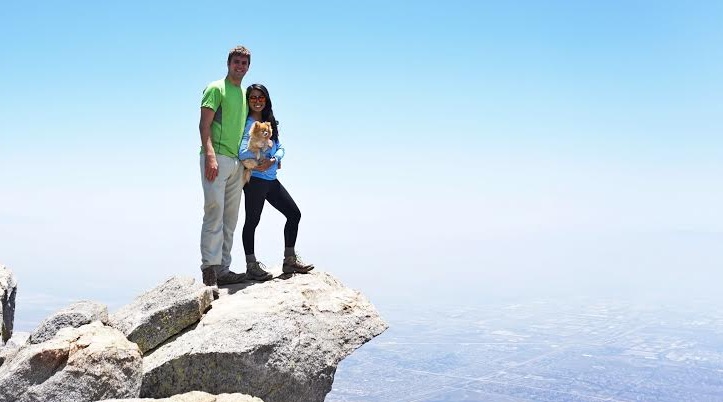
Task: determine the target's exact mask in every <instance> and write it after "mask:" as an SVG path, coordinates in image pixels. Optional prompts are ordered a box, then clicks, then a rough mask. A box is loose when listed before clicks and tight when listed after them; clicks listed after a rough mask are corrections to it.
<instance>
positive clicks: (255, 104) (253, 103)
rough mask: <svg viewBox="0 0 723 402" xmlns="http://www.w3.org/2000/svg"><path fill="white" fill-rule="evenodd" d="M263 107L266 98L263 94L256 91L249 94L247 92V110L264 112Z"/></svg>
mask: <svg viewBox="0 0 723 402" xmlns="http://www.w3.org/2000/svg"><path fill="white" fill-rule="evenodd" d="M265 106H266V97H265V96H264V93H263V92H261V91H259V90H258V89H252V90H251V92H249V109H250V110H251V111H252V112H260V111H262V110H264V107H265Z"/></svg>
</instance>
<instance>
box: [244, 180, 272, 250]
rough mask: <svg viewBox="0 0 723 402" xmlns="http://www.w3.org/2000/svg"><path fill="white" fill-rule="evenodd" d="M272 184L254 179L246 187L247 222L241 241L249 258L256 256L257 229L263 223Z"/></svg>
mask: <svg viewBox="0 0 723 402" xmlns="http://www.w3.org/2000/svg"><path fill="white" fill-rule="evenodd" d="M270 183H271V182H270V181H268V180H263V179H258V178H256V177H252V178H251V180H250V181H249V182H248V183H246V186H244V199H245V203H244V206H245V208H246V220H245V221H244V227H243V230H242V232H241V240H242V241H243V244H244V252H245V253H246V255H247V256H248V255H253V254H254V235H255V233H256V227H257V226H258V225H259V222H260V221H261V212H262V211H263V210H264V202H266V194H267V193H268V191H269V184H270ZM246 262H248V261H246Z"/></svg>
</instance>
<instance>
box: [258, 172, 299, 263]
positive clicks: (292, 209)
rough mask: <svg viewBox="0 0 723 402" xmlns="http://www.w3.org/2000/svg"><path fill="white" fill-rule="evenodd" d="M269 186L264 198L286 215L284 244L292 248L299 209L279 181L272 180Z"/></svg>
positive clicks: (294, 243) (297, 231) (294, 242)
mask: <svg viewBox="0 0 723 402" xmlns="http://www.w3.org/2000/svg"><path fill="white" fill-rule="evenodd" d="M269 187H270V188H269V192H268V194H267V195H266V199H267V200H268V201H269V204H271V206H272V207H274V208H276V209H278V210H279V212H281V213H282V214H283V215H284V216H285V217H286V225H284V246H285V247H286V248H287V249H289V248H294V246H295V245H296V236H297V234H298V233H299V221H301V211H299V207H297V206H296V203H295V202H294V199H293V198H291V195H289V192H288V191H286V189H285V188H284V186H283V185H282V184H281V182H279V181H278V180H274V181H272V182H271V186H269ZM285 254H286V253H285ZM285 257H286V255H285Z"/></svg>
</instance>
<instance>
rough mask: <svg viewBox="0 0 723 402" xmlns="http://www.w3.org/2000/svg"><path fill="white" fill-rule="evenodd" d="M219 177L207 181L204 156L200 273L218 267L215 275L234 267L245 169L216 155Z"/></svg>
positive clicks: (202, 161)
mask: <svg viewBox="0 0 723 402" xmlns="http://www.w3.org/2000/svg"><path fill="white" fill-rule="evenodd" d="M216 160H217V161H218V176H217V177H216V179H215V180H214V181H208V179H206V165H205V163H206V162H205V161H206V157H205V155H201V185H202V186H203V199H204V203H203V226H202V228H201V269H203V268H206V267H208V266H211V265H215V266H217V267H216V272H217V273H220V272H223V271H227V270H228V267H229V266H230V265H231V247H232V246H233V232H234V230H236V223H237V222H238V212H239V206H240V205H241V190H242V189H243V170H244V169H243V165H241V163H240V162H239V160H238V159H236V158H231V157H228V156H225V155H218V154H216Z"/></svg>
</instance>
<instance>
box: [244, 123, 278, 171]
mask: <svg viewBox="0 0 723 402" xmlns="http://www.w3.org/2000/svg"><path fill="white" fill-rule="evenodd" d="M271 133H272V128H271V123H269V122H266V123H261V122H258V121H255V122H254V124H253V125H252V126H251V128H250V129H249V145H248V150H249V151H251V152H253V153H254V154H256V158H255V159H244V160H242V161H241V164H242V165H244V177H243V180H244V184H246V183H248V182H249V180H251V169H253V168H255V167H256V166H258V165H259V161H261V157H262V156H263V154H264V153H265V152H266V151H268V150H269V148H271V146H272V143H271Z"/></svg>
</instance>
